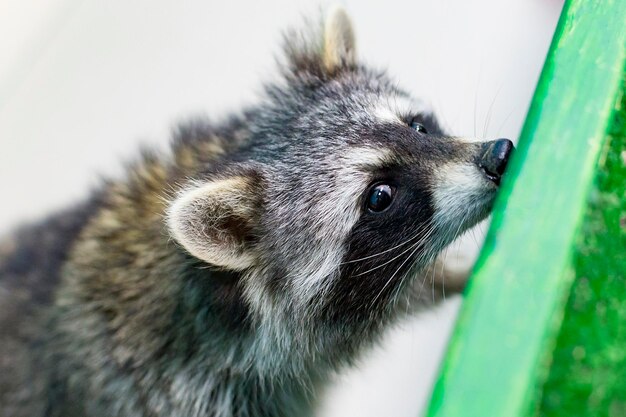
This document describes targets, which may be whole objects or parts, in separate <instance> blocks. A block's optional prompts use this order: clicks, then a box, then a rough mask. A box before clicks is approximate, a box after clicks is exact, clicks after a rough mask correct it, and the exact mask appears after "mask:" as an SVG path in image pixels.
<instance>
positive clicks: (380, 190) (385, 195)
mask: <svg viewBox="0 0 626 417" xmlns="http://www.w3.org/2000/svg"><path fill="white" fill-rule="evenodd" d="M394 191H395V189H394V188H392V187H391V186H389V185H387V184H379V185H376V186H375V187H373V188H372V189H371V190H370V192H369V195H368V197H367V208H368V209H369V210H370V211H374V212H381V211H383V210H385V209H386V208H387V207H389V205H390V204H391V201H392V200H393V194H394Z"/></svg>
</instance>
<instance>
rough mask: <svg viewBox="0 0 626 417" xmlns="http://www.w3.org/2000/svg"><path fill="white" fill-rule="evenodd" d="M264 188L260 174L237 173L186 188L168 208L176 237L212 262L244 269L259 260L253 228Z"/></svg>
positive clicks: (188, 249)
mask: <svg viewBox="0 0 626 417" xmlns="http://www.w3.org/2000/svg"><path fill="white" fill-rule="evenodd" d="M260 195H261V190H260V185H259V181H258V178H257V179H256V180H255V178H254V177H252V176H247V175H245V174H243V175H234V176H230V177H228V178H220V179H215V180H211V181H209V182H207V183H205V184H203V185H201V186H199V187H196V188H192V189H190V190H187V191H184V192H183V193H181V194H180V195H179V197H178V198H177V199H176V200H174V202H173V203H172V205H171V206H170V208H169V210H168V216H167V225H168V227H169V230H170V233H171V235H172V237H173V238H174V239H175V240H176V241H177V242H178V243H179V244H180V245H181V246H183V248H185V250H186V251H187V252H189V253H190V254H191V255H193V256H195V257H196V258H198V259H201V260H203V261H205V262H207V263H209V264H211V265H215V266H219V267H223V268H226V269H230V270H236V271H240V270H243V269H246V268H248V267H250V266H251V265H252V264H253V263H254V260H255V256H254V250H253V249H252V244H251V241H252V240H253V239H252V236H251V235H252V233H251V229H252V228H253V226H254V224H255V223H256V219H257V217H258V210H259V207H260V200H261V197H260Z"/></svg>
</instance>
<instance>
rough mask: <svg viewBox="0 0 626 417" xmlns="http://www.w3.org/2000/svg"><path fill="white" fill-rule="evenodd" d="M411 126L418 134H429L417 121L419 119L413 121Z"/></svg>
mask: <svg viewBox="0 0 626 417" xmlns="http://www.w3.org/2000/svg"><path fill="white" fill-rule="evenodd" d="M409 125H410V126H411V129H413V130H415V131H416V132H418V133H423V134H427V133H428V131H427V130H426V128H425V127H424V125H423V124H421V123H420V122H418V121H417V118H413V119H411V123H409Z"/></svg>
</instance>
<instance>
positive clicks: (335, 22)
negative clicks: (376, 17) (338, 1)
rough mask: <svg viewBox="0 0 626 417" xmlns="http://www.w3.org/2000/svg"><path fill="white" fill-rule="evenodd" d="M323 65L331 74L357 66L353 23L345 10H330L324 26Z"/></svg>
mask: <svg viewBox="0 0 626 417" xmlns="http://www.w3.org/2000/svg"><path fill="white" fill-rule="evenodd" d="M323 48H324V49H323V52H322V63H323V65H324V68H325V69H326V71H328V72H329V73H335V72H337V71H338V70H340V69H343V68H349V67H353V66H354V65H355V64H356V41H355V38H354V30H353V29H352V22H351V21H350V17H349V16H348V13H347V12H346V11H345V9H344V8H342V7H340V6H336V7H334V8H333V9H331V10H330V12H329V13H328V15H327V17H326V23H325V25H324V44H323Z"/></svg>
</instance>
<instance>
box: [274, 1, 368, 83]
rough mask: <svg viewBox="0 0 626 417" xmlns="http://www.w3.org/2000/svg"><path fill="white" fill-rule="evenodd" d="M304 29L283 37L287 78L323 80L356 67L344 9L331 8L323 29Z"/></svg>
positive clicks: (351, 31) (324, 20)
mask: <svg viewBox="0 0 626 417" xmlns="http://www.w3.org/2000/svg"><path fill="white" fill-rule="evenodd" d="M307 29H308V30H306V29H305V30H304V31H302V30H290V31H287V32H286V33H285V35H284V51H285V54H286V56H287V69H288V71H286V74H287V76H288V77H292V76H296V77H297V78H302V77H303V78H304V79H307V77H308V76H310V75H313V76H315V77H318V78H321V79H327V78H329V77H330V78H332V77H334V76H335V75H337V74H339V73H341V72H342V71H343V70H346V69H352V68H354V67H355V66H356V41H355V37H354V30H353V29H352V23H351V21H350V17H349V16H348V13H347V12H346V11H345V9H343V8H342V7H340V6H335V7H333V8H332V9H331V10H330V11H329V12H328V13H327V15H326V17H325V18H324V19H323V25H321V26H319V25H315V24H311V23H310V22H309V23H308V25H307Z"/></svg>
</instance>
